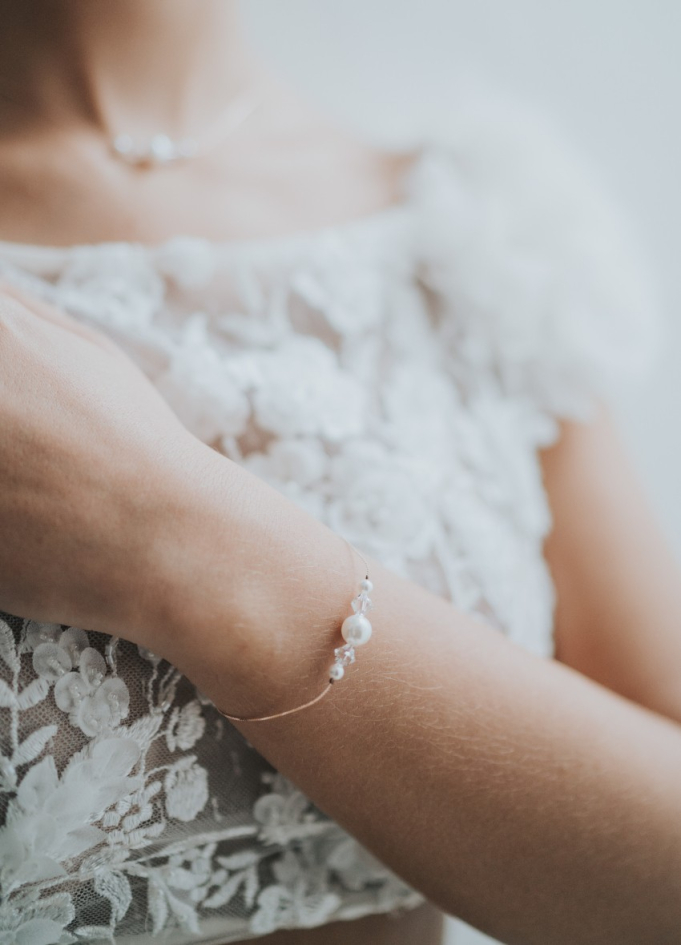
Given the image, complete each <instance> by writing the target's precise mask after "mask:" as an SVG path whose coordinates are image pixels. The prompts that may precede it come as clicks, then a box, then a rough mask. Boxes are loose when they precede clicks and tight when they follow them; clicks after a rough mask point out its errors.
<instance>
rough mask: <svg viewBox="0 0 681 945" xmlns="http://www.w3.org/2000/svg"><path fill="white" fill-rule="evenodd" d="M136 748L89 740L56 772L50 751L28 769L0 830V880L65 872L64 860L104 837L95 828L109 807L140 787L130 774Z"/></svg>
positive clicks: (11, 883) (6, 883)
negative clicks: (63, 767) (85, 745)
mask: <svg viewBox="0 0 681 945" xmlns="http://www.w3.org/2000/svg"><path fill="white" fill-rule="evenodd" d="M139 754H140V751H139V748H138V746H137V745H136V744H135V743H134V742H133V741H131V740H130V739H126V738H108V739H104V740H102V741H100V742H97V743H91V744H90V745H88V746H87V747H86V748H85V749H84V750H83V751H81V752H78V753H77V754H75V755H74V756H73V758H72V759H71V761H70V762H69V764H68V765H67V767H66V769H65V771H64V772H63V774H62V775H61V777H60V776H59V774H58V773H57V768H56V765H55V763H54V758H53V757H52V756H51V755H48V756H47V757H45V758H43V759H42V760H41V761H39V762H37V763H36V764H34V765H33V766H32V767H31V768H29V769H28V771H27V772H26V774H25V775H24V777H23V778H22V780H21V782H20V783H19V786H18V788H17V792H16V796H15V797H14V798H13V800H11V801H10V802H9V805H8V809H7V818H6V824H5V826H4V827H2V828H0V884H1V885H2V888H3V890H4V891H5V893H6V894H7V893H9V892H10V891H11V890H13V889H15V888H17V887H19V886H21V885H22V884H24V883H29V882H39V881H41V880H47V879H53V878H55V877H58V876H62V875H65V870H64V866H63V864H64V863H65V862H66V861H67V860H70V859H72V858H73V857H76V856H79V855H80V854H82V853H84V852H85V851H86V850H89V849H91V848H93V847H95V846H97V845H98V844H99V843H101V842H103V841H104V840H105V839H106V834H105V833H104V832H103V831H102V830H101V829H100V828H99V827H97V826H96V822H97V821H99V820H100V819H101V818H102V817H103V815H104V813H105V811H106V810H107V808H108V807H110V806H111V805H112V804H115V803H116V802H117V801H119V800H120V799H121V798H122V797H125V796H126V795H127V794H130V793H131V792H132V791H135V790H137V789H138V788H139V786H140V784H139V780H138V779H136V778H132V777H130V776H129V775H130V772H131V770H132V768H133V766H134V765H135V764H136V762H137V760H138V758H139Z"/></svg>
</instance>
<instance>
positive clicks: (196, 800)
mask: <svg viewBox="0 0 681 945" xmlns="http://www.w3.org/2000/svg"><path fill="white" fill-rule="evenodd" d="M164 788H165V792H166V797H165V803H166V813H167V814H168V816H169V817H172V818H174V819H175V820H183V821H190V820H193V819H194V818H195V817H196V815H197V814H200V813H201V811H202V810H203V808H204V807H205V806H206V803H207V802H208V772H207V771H206V769H205V768H202V767H201V766H200V765H198V764H197V763H196V756H195V755H188V756H187V757H185V758H182V759H180V761H176V762H175V763H174V764H172V765H171V766H170V768H169V769H168V772H167V774H166V776H165V781H164Z"/></svg>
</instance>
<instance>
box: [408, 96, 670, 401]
mask: <svg viewBox="0 0 681 945" xmlns="http://www.w3.org/2000/svg"><path fill="white" fill-rule="evenodd" d="M410 186H411V192H412V197H413V199H414V200H415V201H416V202H417V204H418V205H419V208H420V212H419V214H418V217H419V226H418V240H419V247H420V249H419V252H420V253H421V254H422V257H423V266H424V271H425V278H426V280H427V281H428V282H429V283H430V285H431V286H432V287H433V288H434V289H435V290H436V291H437V292H438V293H439V294H440V295H441V296H442V298H443V300H444V301H445V304H447V303H449V304H450V306H451V310H452V311H451V317H450V319H449V321H450V326H451V329H452V330H453V331H454V333H455V334H457V333H458V335H459V336H460V334H461V330H462V329H464V328H467V329H468V330H469V331H470V332H473V333H475V334H476V336H477V338H478V341H480V339H484V341H485V345H484V346H482V345H480V344H478V346H477V350H478V352H480V351H482V350H483V349H484V352H485V353H484V354H483V355H480V356H481V357H483V358H484V357H487V359H488V360H490V361H494V362H495V364H494V366H495V369H496V370H497V372H498V373H499V374H500V376H501V377H502V378H503V379H504V382H505V384H506V385H507V386H508V387H509V388H512V389H514V390H520V391H522V392H524V393H528V394H531V395H532V396H534V397H536V398H538V399H539V400H540V401H541V403H542V405H543V406H545V407H546V408H547V409H549V410H550V411H552V412H556V413H562V414H565V415H571V416H575V415H579V414H582V413H583V412H584V410H585V409H586V405H587V404H588V403H589V402H590V401H591V399H592V397H593V395H594V394H595V393H606V392H607V391H608V389H612V386H613V384H614V383H616V382H617V381H619V380H621V379H622V378H623V377H626V376H635V375H637V374H640V373H641V372H642V371H643V370H644V369H645V367H646V366H647V365H648V364H649V363H650V360H651V357H652V355H653V352H654V350H655V346H656V338H657V333H658V329H657V323H658V319H657V317H656V311H657V302H656V299H655V290H654V280H653V279H652V278H651V276H650V273H649V267H648V264H647V262H646V261H645V253H644V252H643V251H642V249H641V247H640V246H638V244H637V240H636V238H635V236H634V234H633V229H632V226H631V223H630V221H629V220H628V219H627V217H626V214H625V213H624V212H623V211H622V209H621V208H620V207H619V206H618V205H617V204H616V202H615V201H613V199H612V198H611V197H610V196H608V194H607V192H606V188H605V187H604V186H603V184H602V182H600V181H599V179H598V175H597V174H596V173H595V172H594V170H593V168H592V167H591V166H589V164H588V162H587V161H586V160H585V159H584V158H583V157H582V156H581V155H580V154H579V153H578V151H577V150H576V149H575V147H574V145H573V144H572V143H570V142H569V141H568V140H567V139H566V136H565V135H564V133H563V132H562V131H561V129H559V128H558V127H557V126H556V125H555V124H551V123H549V122H548V121H547V120H546V119H545V118H543V117H541V116H539V115H538V114H537V113H536V112H533V111H532V110H531V109H530V108H528V107H527V106H526V105H524V104H522V103H519V102H517V101H515V100H509V99H508V98H506V97H503V98H502V97H500V96H495V97H492V96H489V95H487V96H485V97H484V98H483V97H480V96H475V97H472V96H470V97H467V98H461V99H460V101H459V102H458V103H457V105H456V106H455V107H454V108H453V109H452V113H451V120H450V122H449V123H448V126H447V128H445V129H443V130H442V132H441V134H440V135H438V137H437V139H436V140H435V141H434V142H432V143H430V144H428V145H427V146H426V147H425V149H424V155H423V159H422V161H421V162H420V164H419V166H418V167H417V170H416V173H415V174H414V176H413V178H412V180H411V182H410Z"/></svg>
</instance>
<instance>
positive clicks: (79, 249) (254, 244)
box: [0, 142, 431, 263]
mask: <svg viewBox="0 0 681 945" xmlns="http://www.w3.org/2000/svg"><path fill="white" fill-rule="evenodd" d="M430 151H431V149H430V147H429V145H428V144H427V143H426V142H422V143H420V144H419V145H418V146H417V147H416V148H414V149H413V153H414V158H413V160H412V161H411V163H410V165H409V167H408V168H407V170H406V172H405V173H404V175H403V177H402V180H401V182H400V187H399V191H398V197H397V199H396V200H393V201H392V202H391V203H389V204H386V205H384V206H383V207H379V208H378V209H376V210H372V211H369V212H367V213H363V214H360V215H358V216H356V217H351V218H349V219H347V220H342V221H340V222H337V223H328V224H323V225H321V226H315V227H309V228H304V229H300V230H295V231H292V232H290V233H283V234H274V235H272V236H253V237H249V236H246V237H235V238H227V239H215V238H211V237H205V236H198V235H193V234H190V233H177V234H175V235H173V236H169V237H166V238H164V239H162V240H157V241H155V242H142V241H137V240H98V241H94V242H89V243H88V242H83V243H71V244H67V245H65V246H57V245H50V244H42V243H25V242H20V241H14V240H0V257H1V258H3V259H5V260H7V261H14V262H19V261H27V260H28V261H30V260H33V261H34V262H36V263H41V262H42V263H56V262H59V261H60V260H65V259H68V258H69V257H70V256H71V255H73V254H76V255H77V254H82V253H104V254H106V253H107V252H112V251H118V250H120V249H121V248H127V249H133V250H134V251H136V252H138V253H140V254H144V255H147V256H149V257H152V258H154V257H157V256H159V257H162V256H163V255H165V254H166V253H167V252H168V251H170V250H176V249H177V248H178V247H180V246H187V247H193V246H194V247H195V246H203V247H206V248H208V249H210V250H212V251H215V252H219V253H220V255H225V256H232V255H233V256H237V257H241V256H251V255H253V256H256V257H258V256H262V255H268V254H270V253H271V254H273V255H279V254H280V253H283V254H285V255H286V254H287V253H288V251H290V250H294V249H297V248H300V247H301V246H302V247H304V246H307V245H309V244H311V243H316V242H319V241H322V242H324V241H326V240H328V239H330V238H334V237H348V238H351V239H352V238H354V237H360V236H362V235H365V234H366V235H369V234H373V233H382V232H383V230H384V229H385V228H387V229H391V228H392V226H393V225H394V224H396V223H399V222H400V221H401V220H405V219H406V218H408V217H409V216H410V213H411V210H412V208H413V195H414V181H415V180H416V179H417V177H418V176H419V174H420V172H421V169H422V167H423V165H424V163H425V161H426V159H427V157H428V156H429V154H430Z"/></svg>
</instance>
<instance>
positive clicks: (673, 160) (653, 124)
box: [243, 0, 681, 945]
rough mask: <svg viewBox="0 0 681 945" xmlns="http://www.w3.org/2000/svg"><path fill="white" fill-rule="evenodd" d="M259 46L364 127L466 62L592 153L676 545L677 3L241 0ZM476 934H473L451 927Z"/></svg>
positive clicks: (408, 108)
mask: <svg viewBox="0 0 681 945" xmlns="http://www.w3.org/2000/svg"><path fill="white" fill-rule="evenodd" d="M243 8H244V14H245V15H246V19H247V23H248V26H249V29H250V32H251V35H252V38H253V40H254V41H255V43H256V45H257V46H258V47H259V48H260V49H261V50H262V51H263V52H265V53H266V54H267V56H268V57H269V59H270V61H272V62H274V63H275V64H276V65H277V66H278V67H279V69H280V71H281V72H283V73H285V74H286V75H287V76H288V77H289V78H290V79H292V80H293V81H294V82H295V83H296V84H297V85H298V86H299V87H300V88H301V90H303V91H304V92H306V93H307V94H308V95H309V96H312V97H314V98H315V99H316V100H317V101H318V102H321V103H322V104H324V105H325V106H327V108H328V109H329V110H330V111H333V112H335V113H336V114H338V115H339V116H340V117H342V118H343V119H344V120H345V121H346V122H347V121H349V122H351V123H352V124H353V125H355V126H356V127H357V128H358V129H359V130H360V131H361V132H363V133H365V134H367V135H370V136H371V138H372V139H378V140H382V139H384V138H385V139H387V140H390V139H391V138H395V137H397V138H398V139H399V136H400V135H404V136H405V137H407V138H408V137H409V134H410V133H411V132H412V131H413V129H414V128H415V127H418V128H420V127H422V126H423V125H424V121H425V122H426V124H427V126H429V127H430V128H434V129H437V128H438V126H446V125H447V122H448V109H449V103H450V101H451V97H452V90H453V89H454V88H455V86H456V85H457V84H460V82H461V80H462V77H466V79H467V80H468V79H469V78H470V77H473V78H474V79H475V80H476V81H481V82H483V83H484V84H488V85H492V86H496V87H501V88H503V89H505V90H508V91H509V92H511V93H512V94H514V95H517V96H519V97H521V98H523V99H525V100H526V101H527V102H529V103H530V104H531V105H535V106H537V107H538V108H539V110H541V111H543V112H544V113H546V114H548V115H549V116H550V117H551V118H553V119H554V120H556V121H557V122H558V123H559V124H560V126H561V127H562V129H563V130H564V131H565V132H566V133H567V135H568V137H569V138H571V140H572V142H573V143H574V144H575V145H576V146H577V148H578V149H579V150H580V151H581V152H582V153H583V154H584V155H585V156H586V157H587V158H588V159H590V160H591V161H592V163H593V164H595V165H596V169H597V170H598V171H599V173H600V176H601V178H602V179H604V180H605V181H606V182H607V186H608V189H609V191H610V193H611V194H612V195H614V197H615V198H616V199H617V200H618V201H619V202H620V204H621V205H622V206H623V207H624V209H625V211H626V212H627V213H628V215H629V216H630V218H632V219H633V222H634V224H635V226H636V228H637V230H638V233H639V235H640V237H641V242H642V244H643V246H644V248H645V249H646V251H647V253H648V256H649V257H650V258H651V260H652V262H653V264H654V267H655V269H656V273H657V279H658V282H659V287H660V298H661V302H662V309H663V313H664V314H665V316H666V329H665V330H666V333H667V342H666V344H665V347H664V353H663V356H662V358H661V360H660V363H659V366H658V370H657V371H656V372H655V374H654V376H653V378H652V379H651V381H650V382H648V383H647V384H646V386H645V387H644V388H643V389H641V388H639V389H638V390H637V392H636V393H635V394H634V393H632V394H628V395H627V396H626V397H623V398H622V399H621V400H620V401H619V402H618V404H617V405H616V406H617V410H618V415H619V418H620V422H621V425H622V428H623V432H624V434H625V436H626V439H627V441H628V443H629V445H630V451H631V453H632V456H633V459H634V462H635V463H636V465H637V466H638V468H639V470H640V472H641V475H642V476H643V479H644V483H645V485H646V487H647V490H648V494H649V496H650V499H651V501H652V503H653V505H654V507H655V508H656V510H657V514H658V517H659V519H660V521H661V522H662V525H663V527H664V528H665V529H666V531H667V534H668V536H669V538H670V540H671V541H672V542H673V543H674V545H675V546H676V548H677V551H679V552H681V417H680V416H679V407H680V406H681V370H680V368H681V320H680V319H679V318H678V316H677V313H678V310H679V303H681V271H680V268H679V264H678V261H679V258H680V257H681V222H680V221H681V186H680V185H679V181H678V175H679V171H680V170H681V123H680V121H679V98H680V93H681V55H680V54H679V50H680V48H681V46H680V42H681V3H679V2H678V0H571V2H570V3H557V2H553V3H550V2H547V0H515V2H513V3H511V2H509V0H469V2H468V3H463V2H460V0H244V2H243ZM464 940H465V942H466V945H468V942H471V943H472V942H474V941H475V942H481V941H484V939H482V938H481V937H478V936H477V935H475V936H473V937H471V938H468V937H464V936H457V937H456V942H457V945H463V942H464Z"/></svg>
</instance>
